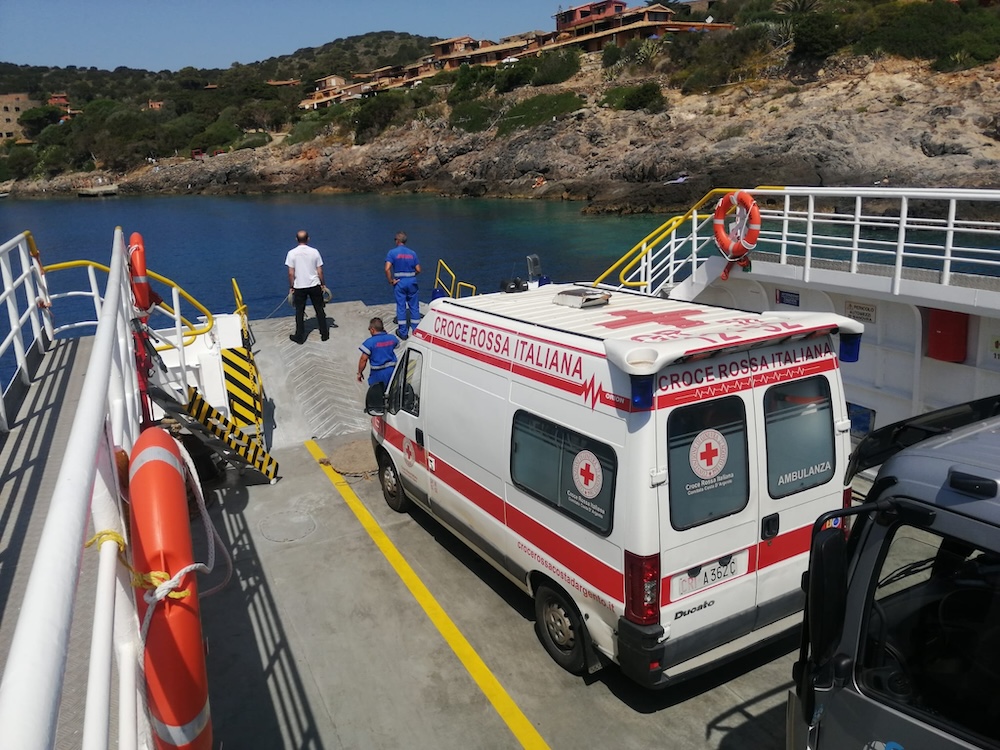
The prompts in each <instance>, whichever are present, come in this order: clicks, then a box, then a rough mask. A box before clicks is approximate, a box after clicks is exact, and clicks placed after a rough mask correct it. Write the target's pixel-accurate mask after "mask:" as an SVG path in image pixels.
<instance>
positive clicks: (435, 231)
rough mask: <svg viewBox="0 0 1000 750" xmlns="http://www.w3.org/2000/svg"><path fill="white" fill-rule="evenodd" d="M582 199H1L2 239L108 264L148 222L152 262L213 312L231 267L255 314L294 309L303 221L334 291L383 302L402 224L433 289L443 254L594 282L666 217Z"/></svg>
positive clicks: (489, 266)
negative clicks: (589, 212) (292, 271)
mask: <svg viewBox="0 0 1000 750" xmlns="http://www.w3.org/2000/svg"><path fill="white" fill-rule="evenodd" d="M581 207H582V205H581V204H579V203H569V202H550V201H512V200H487V199H466V198H463V199H452V198H438V197H432V196H424V195H406V196H380V195H329V196H314V195H282V196H254V197H248V196H225V197H215V196H182V197H181V196H155V197H127V196H119V197H115V198H95V199H81V198H68V199H49V200H10V199H4V200H3V201H0V241H6V240H8V239H10V238H11V237H13V236H15V235H16V234H18V233H19V232H22V231H24V230H30V231H31V232H32V234H33V235H34V237H35V241H36V243H37V245H38V248H39V251H40V252H41V256H42V262H43V263H45V264H52V263H57V262H60V261H67V260H78V259H90V260H95V261H98V262H100V263H105V264H106V263H107V262H108V259H109V258H110V255H111V243H112V238H113V233H114V229H115V227H116V226H121V227H122V229H123V230H124V231H125V236H126V239H127V238H128V236H129V234H130V233H131V232H135V231H137V232H140V233H141V234H142V236H143V239H144V241H145V247H146V263H147V267H148V268H149V269H150V270H152V271H155V272H157V273H159V274H161V275H163V276H166V277H168V278H170V279H172V280H173V281H175V282H177V283H178V284H180V285H181V286H182V287H183V288H184V289H185V290H186V291H187V292H188V293H189V294H191V295H192V296H193V297H195V298H196V299H198V300H199V301H200V302H201V303H202V304H204V305H205V307H207V308H208V309H209V310H211V311H212V312H229V311H232V309H233V296H232V286H231V283H230V279H231V278H235V279H236V280H237V282H238V283H239V286H240V288H241V290H242V292H243V297H244V300H245V302H246V303H247V305H248V307H249V314H250V317H251V319H259V318H265V317H271V316H273V315H279V316H284V315H290V314H291V312H292V311H291V308H290V307H288V306H287V305H286V304H284V299H285V295H286V294H287V292H288V288H287V287H288V283H287V281H288V278H287V273H286V270H285V267H284V260H285V253H286V252H287V251H288V250H289V249H290V248H291V247H292V246H293V245H294V244H295V232H296V231H297V230H298V229H306V230H307V231H308V232H309V234H310V236H311V244H313V245H314V246H315V247H317V248H318V249H319V250H320V252H321V253H322V255H323V260H324V268H325V272H326V280H327V286H329V287H330V289H331V291H332V292H333V295H334V301H335V302H336V301H345V300H361V301H362V302H364V303H366V304H384V303H388V302H390V301H391V300H392V295H391V289H390V287H389V286H388V284H386V282H385V276H384V273H383V270H382V269H383V265H384V261H385V254H386V252H387V251H388V250H389V248H391V247H392V245H393V236H394V235H395V233H396V232H397V231H399V230H402V231H404V232H406V233H407V235H408V236H409V242H408V243H407V244H408V246H409V247H411V248H412V249H413V250H415V251H416V252H417V254H418V256H419V257H420V260H421V265H422V266H423V274H422V276H421V277H420V282H421V286H420V297H421V300H422V301H429V300H430V298H431V292H432V286H433V280H434V273H435V269H436V266H437V263H438V260H439V259H443V260H444V261H445V262H446V263H447V264H448V266H449V267H450V268H451V269H452V270H453V271H454V272H455V274H456V276H457V278H458V280H459V281H465V282H468V283H470V284H473V285H475V286H476V287H477V288H478V290H479V291H480V292H491V291H496V290H497V289H498V288H499V286H500V282H501V280H503V279H508V278H511V277H513V276H521V277H524V276H525V275H526V262H525V257H526V256H527V255H529V254H537V255H538V256H539V257H540V258H541V262H542V271H543V272H544V273H545V274H546V275H547V276H549V277H551V278H552V279H553V280H555V281H592V280H593V279H595V278H596V277H597V276H598V275H600V274H601V273H602V272H603V271H604V270H605V269H607V268H608V267H609V266H610V265H611V264H612V263H614V261H616V260H617V259H618V258H619V257H621V256H622V255H623V254H624V253H625V252H626V251H627V250H629V249H630V248H631V247H632V246H633V245H634V244H635V243H636V242H638V241H639V240H640V239H642V238H643V237H644V236H645V235H646V234H648V233H649V232H650V231H651V230H652V229H655V228H656V227H657V226H659V224H661V223H662V221H663V218H664V217H658V216H648V215H647V216H627V217H619V216H585V215H582V214H581V213H580V209H581ZM51 283H55V280H53V281H52V282H51ZM101 283H102V284H103V280H102V281H101Z"/></svg>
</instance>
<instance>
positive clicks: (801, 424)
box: [754, 338, 850, 627]
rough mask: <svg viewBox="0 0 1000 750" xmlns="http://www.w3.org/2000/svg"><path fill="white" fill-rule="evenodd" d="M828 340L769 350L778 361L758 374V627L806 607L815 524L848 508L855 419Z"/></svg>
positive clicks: (766, 352) (767, 354) (768, 354)
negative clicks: (851, 431)
mask: <svg viewBox="0 0 1000 750" xmlns="http://www.w3.org/2000/svg"><path fill="white" fill-rule="evenodd" d="M828 341H829V340H828V339H826V338H824V339H820V340H819V342H820V343H816V342H815V341H812V342H809V341H803V342H796V343H794V344H790V345H789V346H788V347H783V348H782V349H781V350H777V349H775V350H764V356H765V357H766V358H767V361H769V362H770V363H771V367H770V368H768V370H766V371H765V370H762V371H760V372H758V373H757V374H755V376H754V390H755V391H756V393H757V399H756V401H757V409H758V410H759V412H760V417H759V420H758V423H759V424H760V425H761V428H762V430H763V434H762V436H761V437H760V441H761V445H760V446H759V449H758V450H757V451H756V452H755V453H754V457H755V458H756V461H757V465H758V472H759V475H760V477H761V485H760V515H761V527H760V532H761V533H760V544H759V549H758V556H757V567H758V582H757V606H758V618H757V624H756V627H761V626H763V625H767V624H768V623H771V622H774V621H776V620H779V619H781V618H782V617H785V616H787V615H790V614H792V613H794V612H796V611H798V610H799V609H801V608H802V604H803V600H804V595H803V593H802V591H801V579H802V572H803V571H804V570H805V569H806V567H807V563H808V559H807V558H808V555H809V543H810V537H811V531H812V525H813V522H814V521H815V520H816V519H817V518H818V517H819V516H820V515H822V514H823V513H825V512H827V511H830V510H835V509H838V508H840V507H842V506H843V502H844V484H843V480H842V477H843V476H844V473H845V470H846V461H847V456H848V453H849V451H850V447H849V440H850V438H849V434H848V427H849V423H848V422H847V419H846V417H847V415H846V413H843V414H841V412H842V411H844V408H845V407H843V404H844V397H843V394H842V392H841V384H840V378H839V377H838V370H837V360H836V358H835V356H834V353H833V350H832V347H831V346H830V345H829V343H828ZM776 365H777V366H776Z"/></svg>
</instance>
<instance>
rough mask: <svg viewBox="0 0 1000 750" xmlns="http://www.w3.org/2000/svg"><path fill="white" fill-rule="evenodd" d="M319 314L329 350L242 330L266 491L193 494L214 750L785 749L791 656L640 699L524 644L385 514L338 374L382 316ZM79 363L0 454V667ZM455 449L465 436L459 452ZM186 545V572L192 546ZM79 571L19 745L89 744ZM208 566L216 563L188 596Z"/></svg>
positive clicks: (439, 547) (351, 308)
mask: <svg viewBox="0 0 1000 750" xmlns="http://www.w3.org/2000/svg"><path fill="white" fill-rule="evenodd" d="M288 312H290V310H289V311H288ZM327 312H328V317H332V318H334V319H335V321H336V324H337V327H336V328H334V329H332V330H331V337H330V340H329V341H327V342H321V341H320V339H319V334H318V332H317V331H316V328H315V322H314V321H313V320H311V319H307V331H308V332H309V333H308V338H307V341H306V343H305V344H304V345H301V346H299V345H296V344H295V343H293V342H291V341H289V339H288V334H289V333H291V332H292V329H293V320H292V319H291V318H290V317H286V318H275V319H268V320H256V321H252V330H253V335H254V338H255V344H254V354H255V357H256V362H257V365H258V367H259V368H260V371H261V374H262V379H263V382H264V385H265V388H266V401H265V413H266V415H267V419H268V422H269V424H270V425H271V428H270V429H271V430H272V432H271V434H270V448H271V451H270V452H271V455H272V457H273V458H274V459H275V460H277V461H278V464H279V472H278V477H279V478H278V479H277V481H275V482H274V483H267V482H247V481H245V480H246V477H245V476H240V475H239V474H238V473H237V472H235V470H229V471H228V472H227V473H226V474H225V475H224V476H222V477H220V479H219V480H218V481H216V482H215V483H213V484H210V485H207V493H206V500H207V501H208V507H209V513H210V516H211V518H212V521H213V522H214V525H215V528H216V529H217V531H218V533H219V535H220V537H221V541H222V546H223V547H224V548H225V549H226V550H227V551H228V553H229V555H230V556H231V558H232V565H233V571H232V576H231V578H230V580H229V581H228V583H227V584H226V585H225V586H224V587H223V588H222V590H221V591H220V592H219V593H217V594H215V595H213V596H209V597H206V598H203V599H202V603H201V613H202V623H203V631H204V635H205V639H206V648H207V667H208V676H209V677H208V682H209V696H210V704H211V721H212V727H213V733H214V743H213V747H215V748H220V749H223V750H239V749H242V748H262V749H271V748H275V749H277V748H288V749H292V748H294V749H296V750H305V749H307V748H308V749H310V750H320V749H321V748H326V749H328V750H334V749H339V748H459V747H461V748H490V749H493V748H508V747H509V748H514V747H519V746H521V747H533V748H543V747H552V748H572V747H582V746H593V745H597V744H609V745H610V744H613V745H614V746H616V747H621V748H647V747H656V746H670V747H677V748H741V749H742V748H761V749H774V750H777V748H781V747H784V715H785V698H786V691H787V690H788V688H789V687H790V686H791V664H792V661H793V654H792V653H791V652H792V649H793V648H794V647H795V645H796V643H795V641H794V640H788V639H786V640H785V641H783V642H781V643H779V644H777V645H776V646H774V647H770V648H768V649H766V650H762V651H759V652H757V653H754V654H751V655H749V656H745V657H741V658H740V659H738V660H736V661H734V662H732V663H730V664H729V665H727V666H725V667H723V668H721V669H719V670H717V671H715V672H713V673H711V674H709V675H708V676H706V677H704V678H698V679H695V680H693V681H690V682H687V683H684V684H682V685H681V686H679V687H676V688H670V689H668V690H665V691H661V692H650V691H646V690H644V689H642V688H640V687H638V686H636V685H634V684H633V683H631V682H630V681H628V680H626V679H625V678H623V677H622V676H621V675H620V674H619V673H618V672H617V670H616V668H615V667H614V666H611V667H608V668H606V669H604V670H603V671H602V672H599V673H598V674H596V675H593V676H591V677H589V678H580V677H574V676H572V675H570V674H568V673H566V672H564V671H563V670H562V669H561V668H560V667H558V666H557V665H556V664H555V663H554V662H553V661H552V660H551V659H550V658H549V657H548V655H547V654H546V653H545V651H544V650H543V648H542V646H541V644H540V643H539V642H538V639H537V637H536V635H535V633H534V630H533V624H534V623H533V619H534V614H533V608H532V604H531V601H530V599H529V598H528V597H527V596H526V595H524V594H523V593H521V592H520V591H518V590H517V589H515V588H514V586H513V585H512V584H510V583H509V582H508V581H507V580H506V579H505V578H504V577H503V576H501V575H500V574H498V573H497V572H496V571H495V570H493V569H492V568H491V567H490V566H488V565H487V564H485V563H483V562H482V561H481V560H480V559H479V558H478V557H476V556H475V555H474V554H473V553H471V552H469V551H468V550H467V549H466V548H465V547H464V546H463V545H462V544H461V543H460V542H459V541H457V540H456V539H455V538H454V537H453V536H452V535H451V534H450V533H448V532H447V531H446V530H444V529H443V528H442V527H441V526H439V525H438V524H437V523H436V522H434V521H433V520H431V519H430V518H429V517H427V516H426V515H424V514H423V513H422V512H421V511H419V510H414V511H413V512H410V513H407V514H397V513H395V512H393V511H392V510H390V509H389V508H388V507H387V506H386V504H385V502H384V500H383V498H382V493H381V489H380V487H379V484H378V480H377V477H376V476H375V468H376V467H375V464H374V458H373V455H372V450H371V442H370V438H369V436H368V417H367V416H366V415H365V414H364V413H363V411H362V403H363V399H364V392H365V386H364V385H362V384H361V383H358V382H357V380H356V377H355V374H356V370H357V361H358V356H359V351H358V344H359V343H360V342H361V341H362V340H363V339H364V338H365V336H366V333H365V332H366V328H367V323H368V320H369V318H370V317H372V316H373V315H376V314H377V315H382V316H383V317H385V318H386V319H391V317H392V310H391V308H390V307H389V306H384V307H378V308H367V307H365V306H364V305H363V304H361V303H358V302H343V303H336V304H333V305H331V306H329V307H328V308H327ZM310 315H311V310H310ZM92 344H93V337H83V338H76V339H68V340H67V339H58V340H56V341H55V342H54V343H53V344H52V345H51V347H50V350H49V351H48V353H47V354H46V355H45V356H44V357H43V358H42V361H41V363H40V365H39V369H38V371H37V372H36V373H35V374H34V376H33V377H32V379H31V382H30V383H28V384H26V389H27V396H26V397H25V399H24V401H23V403H22V405H21V406H20V408H19V409H18V410H17V413H16V414H12V415H8V419H9V422H10V431H9V432H8V433H6V435H4V436H2V437H0V467H2V477H3V479H2V487H0V508H2V516H0V548H2V556H0V651H2V653H3V654H4V659H5V660H7V659H8V658H9V648H10V644H11V640H12V637H13V633H14V627H15V622H16V620H17V617H18V614H19V611H18V603H19V602H21V601H22V598H23V596H24V589H25V586H26V582H27V579H28V575H29V572H30V569H31V566H32V558H33V555H34V550H35V547H36V545H37V541H38V537H39V535H40V534H41V531H42V524H43V521H44V519H45V518H46V511H47V508H44V507H40V506H41V504H42V503H43V502H44V503H47V502H48V501H49V498H51V497H53V495H54V494H56V496H57V497H58V493H57V492H56V484H57V473H58V470H59V466H60V462H61V459H62V457H63V455H64V453H65V451H66V447H67V443H68V441H69V440H70V432H71V425H72V421H73V416H74V412H75V410H76V407H77V404H78V402H79V400H80V398H81V387H82V383H83V381H84V377H85V373H86V369H87V366H88V360H89V355H90V351H91V348H92ZM474 430H475V427H474V421H473V420H472V419H471V418H470V439H474ZM192 527H193V530H194V534H195V539H194V546H195V557H196V559H204V555H205V550H206V549H207V545H206V537H205V532H204V531H203V530H202V529H201V524H199V523H198V522H197V521H195V522H193V524H192ZM91 531H93V528H91ZM88 536H89V533H88ZM80 554H81V555H82V557H83V564H82V572H81V580H80V583H79V586H78V587H77V590H78V591H79V594H78V600H77V602H76V607H75V616H74V619H73V626H72V632H71V634H70V639H69V647H68V651H69V657H68V661H67V667H66V673H65V677H64V679H63V682H64V684H63V699H62V702H61V705H60V706H59V715H58V722H57V730H56V734H55V738H54V742H53V743H50V744H48V745H44V744H42V745H38V746H39V747H42V746H49V747H56V748H60V749H62V748H67V749H68V748H78V747H88V746H95V745H94V744H92V740H90V739H88V738H86V737H84V734H83V726H84V716H85V711H86V702H87V697H88V695H90V694H92V693H93V692H94V691H93V688H89V689H88V688H87V662H88V651H89V647H90V644H89V642H88V638H89V633H90V630H91V629H92V622H91V618H92V616H93V602H92V601H91V599H92V597H93V591H94V587H95V585H96V584H95V583H94V582H93V579H94V578H95V576H96V569H97V557H98V552H97V550H96V548H95V547H90V548H87V549H84V550H81V551H80ZM225 568H226V566H225V563H224V561H223V560H221V559H217V561H216V566H215V570H214V571H213V572H212V573H211V574H210V575H208V576H201V577H200V578H199V585H200V586H201V588H202V590H203V591H204V590H206V589H209V588H211V587H212V586H213V585H214V584H216V583H221V582H222V581H223V580H224V579H225V575H226V573H225ZM140 679H141V677H140ZM117 687H118V686H117V684H116V683H115V681H114V680H113V684H112V689H111V691H110V692H111V696H112V698H111V702H110V708H109V709H108V711H109V713H110V715H111V721H110V730H109V733H110V736H109V738H108V741H107V743H106V744H105V746H108V747H136V740H137V738H136V737H135V736H129V735H128V733H122V732H120V731H119V730H118V728H117V726H116V724H115V722H116V721H117V719H116V718H115V717H116V715H117V714H118V712H119V709H120V706H119V705H118V700H117V698H116V697H115V696H116V695H117ZM28 720H30V721H44V720H45V717H44V716H43V717H28ZM138 746H139V747H142V746H143V738H142V736H141V733H140V736H139V738H138Z"/></svg>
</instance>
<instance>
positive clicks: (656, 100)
mask: <svg viewBox="0 0 1000 750" xmlns="http://www.w3.org/2000/svg"><path fill="white" fill-rule="evenodd" d="M601 104H603V105H606V106H608V107H611V108H612V109H628V110H638V109H644V110H646V111H647V112H651V113H655V112H662V111H663V108H664V106H665V104H666V102H665V101H664V99H663V92H662V91H661V90H660V86H659V84H657V83H655V82H654V81H646V82H645V83H643V84H640V85H638V86H617V87H615V88H611V89H608V91H607V93H605V94H604V98H603V99H602V100H601Z"/></svg>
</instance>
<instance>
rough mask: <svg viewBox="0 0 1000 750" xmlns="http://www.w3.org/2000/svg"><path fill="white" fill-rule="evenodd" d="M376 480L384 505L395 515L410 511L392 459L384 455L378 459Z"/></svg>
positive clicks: (408, 499) (408, 500)
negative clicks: (380, 487) (379, 485)
mask: <svg viewBox="0 0 1000 750" xmlns="http://www.w3.org/2000/svg"><path fill="white" fill-rule="evenodd" d="M378 480H379V483H380V484H381V485H382V496H383V497H384V498H385V502H386V505H388V506H389V507H390V508H392V509H393V510H394V511H396V512H397V513H405V512H406V511H408V510H409V509H410V498H408V497H407V496H406V493H405V492H403V485H401V484H400V483H399V473H398V472H397V471H396V467H395V466H394V465H393V463H392V459H391V458H389V457H388V456H387V455H385V454H384V453H383V454H381V455H380V456H379V458H378Z"/></svg>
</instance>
